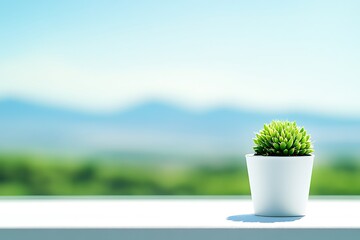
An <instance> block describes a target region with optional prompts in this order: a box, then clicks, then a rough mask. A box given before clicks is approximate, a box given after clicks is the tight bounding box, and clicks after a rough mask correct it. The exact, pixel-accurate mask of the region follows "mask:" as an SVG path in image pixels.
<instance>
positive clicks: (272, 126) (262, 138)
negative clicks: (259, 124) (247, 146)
mask: <svg viewBox="0 0 360 240" xmlns="http://www.w3.org/2000/svg"><path fill="white" fill-rule="evenodd" d="M254 143H255V146H254V150H255V154H256V155H263V156H306V155H310V154H311V153H312V152H314V150H313V146H312V143H311V139H310V135H309V134H307V133H306V131H305V129H304V128H303V127H302V128H300V127H298V126H297V125H296V122H289V121H272V122H271V123H269V124H265V125H264V128H263V129H262V130H261V131H260V132H259V133H257V134H256V138H254Z"/></svg>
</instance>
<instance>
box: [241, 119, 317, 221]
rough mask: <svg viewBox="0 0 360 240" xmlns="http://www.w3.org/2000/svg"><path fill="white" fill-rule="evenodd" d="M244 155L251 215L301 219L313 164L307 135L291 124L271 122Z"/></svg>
mask: <svg viewBox="0 0 360 240" xmlns="http://www.w3.org/2000/svg"><path fill="white" fill-rule="evenodd" d="M254 143H255V146H254V150H255V154H248V155H246V164H247V169H248V174H249V181H250V189H251V198H252V201H253V204H254V210H255V215H261V216H303V215H305V210H306V205H307V201H308V197H309V189H310V180H311V173H312V166H313V161H314V155H312V153H313V151H314V150H313V147H312V143H311V139H310V135H309V134H308V133H307V132H306V131H305V129H304V128H300V127H298V126H297V125H296V123H295V122H289V121H272V122H271V123H270V124H265V125H264V128H263V129H262V130H261V131H260V132H259V133H257V134H256V138H254Z"/></svg>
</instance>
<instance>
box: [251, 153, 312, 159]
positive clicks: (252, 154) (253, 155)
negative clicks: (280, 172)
mask: <svg viewBox="0 0 360 240" xmlns="http://www.w3.org/2000/svg"><path fill="white" fill-rule="evenodd" d="M245 157H263V158H303V157H315V155H314V154H310V155H303V156H264V155H255V154H254V153H250V154H246V155H245Z"/></svg>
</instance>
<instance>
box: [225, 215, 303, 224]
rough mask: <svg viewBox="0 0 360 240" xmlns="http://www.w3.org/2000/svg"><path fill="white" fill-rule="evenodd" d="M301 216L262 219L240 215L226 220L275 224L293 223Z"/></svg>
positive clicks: (260, 217)
mask: <svg viewBox="0 0 360 240" xmlns="http://www.w3.org/2000/svg"><path fill="white" fill-rule="evenodd" d="M301 218H302V216H299V217H262V216H256V215H254V214H240V215H234V216H229V217H228V218H227V220H229V221H234V222H247V223H255V222H258V223H275V222H294V221H297V220H299V219H301Z"/></svg>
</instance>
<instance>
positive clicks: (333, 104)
mask: <svg viewBox="0 0 360 240" xmlns="http://www.w3.org/2000/svg"><path fill="white" fill-rule="evenodd" d="M359 11H360V4H359V2H358V1H346V0H345V1H299V2H296V1H258V0H256V1H251V2H250V1H226V0H225V1H186V0H183V1H157V0H155V1H137V0H136V1H110V0H105V1H81V0H77V1H66V0H65V1H40V0H35V1H20V0H15V1H2V2H1V3H0V29H1V31H0V46H1V47H0V195H128V194H129V195H147V194H149V195H234V194H236V195H237V194H245V195H248V194H250V189H249V183H248V179H247V171H246V165H245V157H244V155H245V154H246V153H252V146H253V143H252V138H253V137H254V135H255V132H257V131H259V130H260V129H261V128H262V127H263V124H264V123H268V122H270V121H271V120H273V119H280V120H290V121H296V122H297V123H298V125H300V126H304V127H305V128H306V129H307V131H308V132H309V133H310V134H311V135H312V140H313V142H314V146H315V155H316V160H315V161H316V162H315V166H314V171H313V178H312V185H311V194H312V195H322V194H324V195H325V194H330V195H337V194H339V195H341V194H342V195H344V194H345V195H347V194H348V195H355V194H360V95H359V89H360V68H359V61H360V31H359V27H358V26H359V25H360V15H359V14H358V13H359Z"/></svg>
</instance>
